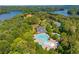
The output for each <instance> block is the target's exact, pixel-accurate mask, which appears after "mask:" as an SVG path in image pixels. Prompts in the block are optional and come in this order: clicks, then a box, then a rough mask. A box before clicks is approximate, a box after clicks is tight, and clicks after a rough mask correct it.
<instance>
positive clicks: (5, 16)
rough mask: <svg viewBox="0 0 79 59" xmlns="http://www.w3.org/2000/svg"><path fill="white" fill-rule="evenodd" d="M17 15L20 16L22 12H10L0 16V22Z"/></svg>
mask: <svg viewBox="0 0 79 59" xmlns="http://www.w3.org/2000/svg"><path fill="white" fill-rule="evenodd" d="M19 14H22V12H21V11H19V10H15V11H10V12H9V13H4V14H0V20H7V19H10V18H13V17H14V16H16V15H19Z"/></svg>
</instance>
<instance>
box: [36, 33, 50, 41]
mask: <svg viewBox="0 0 79 59" xmlns="http://www.w3.org/2000/svg"><path fill="white" fill-rule="evenodd" d="M34 38H35V39H38V40H42V41H43V42H48V39H49V35H48V34H46V33H40V34H36V35H35V36H34Z"/></svg>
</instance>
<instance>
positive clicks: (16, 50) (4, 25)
mask: <svg viewBox="0 0 79 59" xmlns="http://www.w3.org/2000/svg"><path fill="white" fill-rule="evenodd" d="M31 8H32V7H31ZM31 8H25V7H20V8H18V7H9V8H7V9H5V10H6V11H7V10H22V11H23V12H24V14H25V12H27V13H30V14H32V17H25V18H23V17H21V16H20V15H18V16H15V17H14V18H12V19H10V20H4V21H0V53H1V54H5V53H7V54H48V53H49V54H57V53H59V54H62V53H63V54H67V53H68V54H71V53H79V48H78V46H79V43H78V42H79V36H78V35H79V16H76V17H72V16H69V17H65V16H62V15H54V14H53V15H52V14H49V13H47V12H48V11H51V10H52V9H53V10H55V9H54V8H36V7H33V8H32V9H31ZM35 11H36V12H35ZM43 11H44V12H43ZM0 12H2V13H3V11H0ZM54 21H57V22H60V23H61V26H60V27H56V26H55V24H54ZM34 26H35V27H34ZM37 26H43V27H44V28H45V29H46V30H47V33H48V34H49V35H50V37H51V38H53V39H57V40H58V41H60V40H59V39H58V38H59V37H58V36H57V35H53V34H52V32H56V33H60V35H61V39H63V40H62V41H60V46H59V47H58V48H57V49H55V50H54V49H51V50H50V51H46V50H44V49H43V48H42V47H41V46H40V45H39V44H38V43H35V42H34V39H33V35H34V31H33V28H34V30H36V27H37Z"/></svg>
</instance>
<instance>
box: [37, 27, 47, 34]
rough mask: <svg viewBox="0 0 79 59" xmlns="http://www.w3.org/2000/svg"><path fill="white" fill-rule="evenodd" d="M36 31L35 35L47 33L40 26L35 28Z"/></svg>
mask: <svg viewBox="0 0 79 59" xmlns="http://www.w3.org/2000/svg"><path fill="white" fill-rule="evenodd" d="M36 31H37V33H45V32H47V31H46V29H45V28H44V27H41V26H39V27H37V29H36Z"/></svg>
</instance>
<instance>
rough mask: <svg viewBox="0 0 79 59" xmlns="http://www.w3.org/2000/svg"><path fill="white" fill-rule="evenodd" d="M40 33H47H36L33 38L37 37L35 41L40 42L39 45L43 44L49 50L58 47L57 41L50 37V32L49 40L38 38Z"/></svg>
mask: <svg viewBox="0 0 79 59" xmlns="http://www.w3.org/2000/svg"><path fill="white" fill-rule="evenodd" d="M39 34H46V33H37V34H34V36H33V38H34V39H35V40H34V42H36V43H38V44H39V45H41V46H42V48H43V49H44V50H45V49H47V51H49V50H50V49H56V48H57V41H56V40H54V39H52V38H50V37H49V35H48V34H46V35H48V38H47V41H45V40H44V41H43V40H42V39H39V37H38V39H37V38H36V35H39Z"/></svg>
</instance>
